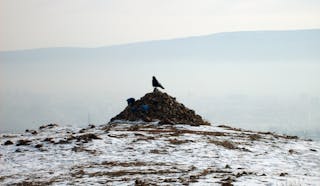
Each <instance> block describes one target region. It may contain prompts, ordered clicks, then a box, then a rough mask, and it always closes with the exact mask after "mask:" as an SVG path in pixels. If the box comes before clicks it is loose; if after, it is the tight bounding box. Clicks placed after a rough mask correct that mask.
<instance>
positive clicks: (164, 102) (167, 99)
mask: <svg viewBox="0 0 320 186" xmlns="http://www.w3.org/2000/svg"><path fill="white" fill-rule="evenodd" d="M116 120H127V121H141V120H142V121H145V122H152V121H159V124H189V125H210V123H209V122H207V121H204V120H203V119H202V117H201V116H200V115H198V114H196V113H195V111H194V110H191V109H189V108H187V107H185V106H184V105H183V104H182V103H179V102H177V100H176V98H174V97H171V96H170V95H168V94H167V93H164V92H161V91H159V90H158V89H155V90H154V91H153V92H151V93H147V94H146V95H145V96H143V97H142V98H140V99H139V100H136V101H132V102H131V103H130V104H128V106H127V107H126V108H125V109H124V110H123V111H122V112H121V113H120V114H118V115H117V116H115V117H113V118H112V119H111V121H110V122H111V123H112V122H114V121H116Z"/></svg>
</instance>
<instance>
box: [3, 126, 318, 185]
mask: <svg viewBox="0 0 320 186" xmlns="http://www.w3.org/2000/svg"><path fill="white" fill-rule="evenodd" d="M10 142H12V143H13V144H10ZM0 144H1V148H0V185H10V184H13V185H15V184H21V185H28V184H30V185H99V184H101V185H152V184H155V185H185V184H190V185H220V184H222V183H225V184H226V185H227V184H228V183H232V184H234V185H284V186H285V185H320V142H319V141H311V140H302V139H296V138H295V137H292V136H285V135H277V134H274V133H262V132H253V131H245V130H240V129H235V128H231V127H227V126H220V127H217V126H199V127H197V126H189V125H174V126H173V125H162V126H159V125H156V124H121V123H120V124H112V125H105V126H99V127H88V128H87V129H80V128H71V127H59V126H56V125H48V126H44V127H42V128H41V129H39V130H37V131H32V130H31V131H28V132H25V133H22V134H1V135H0Z"/></svg>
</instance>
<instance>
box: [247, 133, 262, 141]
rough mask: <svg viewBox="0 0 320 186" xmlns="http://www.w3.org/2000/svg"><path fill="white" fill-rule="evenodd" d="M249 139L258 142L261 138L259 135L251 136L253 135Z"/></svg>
mask: <svg viewBox="0 0 320 186" xmlns="http://www.w3.org/2000/svg"><path fill="white" fill-rule="evenodd" d="M249 139H250V140H251V141H256V140H259V139H261V136H260V135H259V134H251V135H249Z"/></svg>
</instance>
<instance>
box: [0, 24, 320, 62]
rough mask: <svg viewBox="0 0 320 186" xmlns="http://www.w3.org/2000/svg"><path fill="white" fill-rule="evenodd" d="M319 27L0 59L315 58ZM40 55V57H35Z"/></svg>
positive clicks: (2, 54)
mask: <svg viewBox="0 0 320 186" xmlns="http://www.w3.org/2000/svg"><path fill="white" fill-rule="evenodd" d="M318 48H320V29H310V30H309V29H308V30H290V31H240V32H222V33H215V34H210V35H205V36H192V37H185V38H176V39H167V40H153V41H145V42H137V43H129V44H121V45H111V46H103V47H96V48H82V47H81V48H80V47H54V48H39V49H27V50H17V51H0V59H1V61H12V60H13V61H20V60H22V59H23V60H26V59H29V60H33V61H34V60H43V59H46V58H51V59H58V60H63V59H69V60H70V59H72V60H89V59H94V60H97V61H99V60H102V61H103V60H108V61H126V60H129V61H150V60H154V59H156V60H193V59H195V60H227V61H233V60H249V61H250V60H261V59H263V60H284V59H288V60H305V59H308V60H309V59H310V60H316V61H317V60H318V59H320V54H319V52H318V51H317V49H318ZM39 58H40V59H39Z"/></svg>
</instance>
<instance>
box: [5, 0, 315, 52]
mask: <svg viewBox="0 0 320 186" xmlns="http://www.w3.org/2000/svg"><path fill="white" fill-rule="evenodd" d="M311 28H320V1H319V0H219V1H218V0H0V51H6V50H18V49H31V48H43V47H66V46H73V47H99V46H106V45H114V44H122V43H132V42H138V41H147V40H160V39H170V38H179V37H186V36H196V35H206V34H212V33H218V32H226V31H227V32H230V31H242V30H289V29H311Z"/></svg>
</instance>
